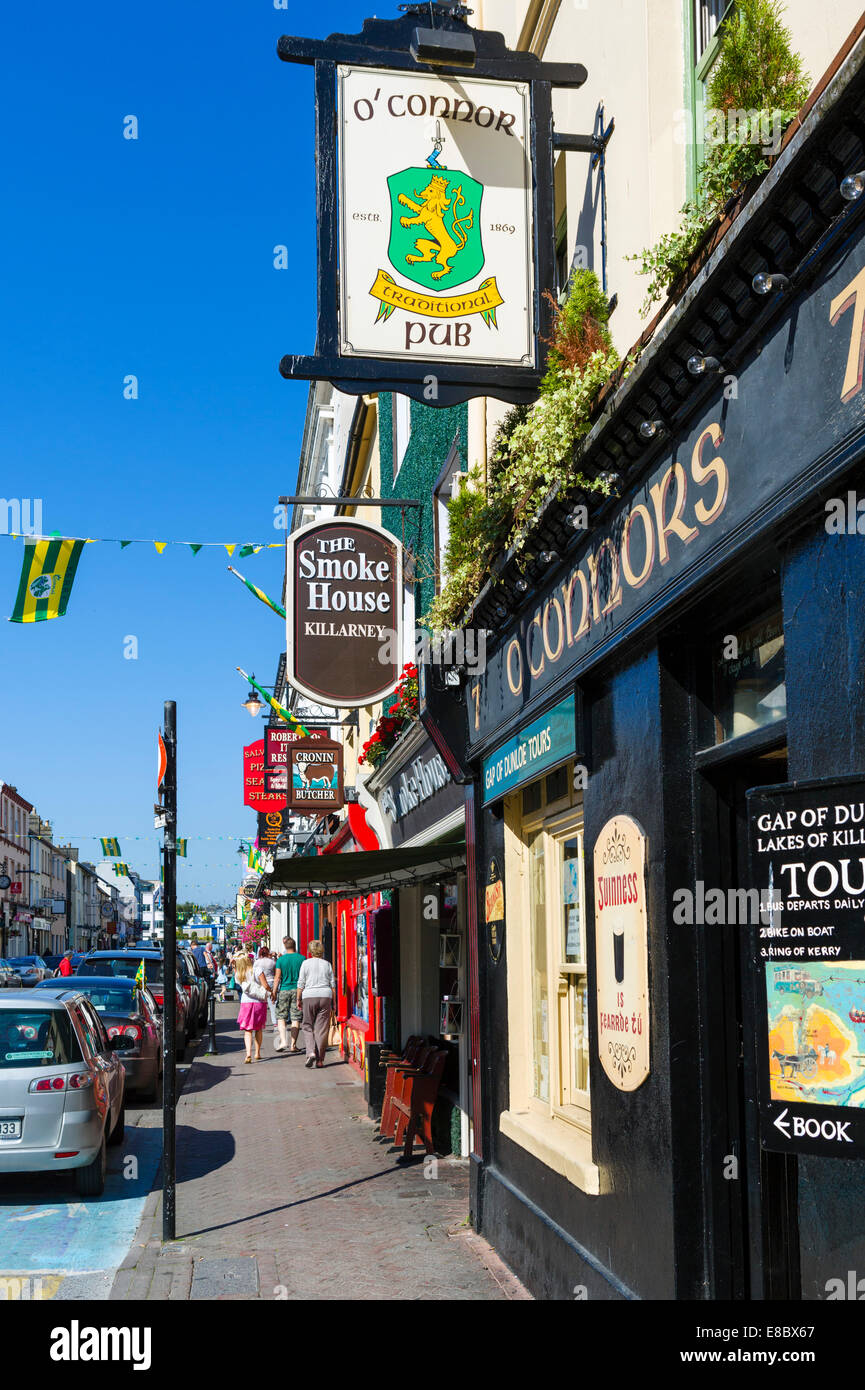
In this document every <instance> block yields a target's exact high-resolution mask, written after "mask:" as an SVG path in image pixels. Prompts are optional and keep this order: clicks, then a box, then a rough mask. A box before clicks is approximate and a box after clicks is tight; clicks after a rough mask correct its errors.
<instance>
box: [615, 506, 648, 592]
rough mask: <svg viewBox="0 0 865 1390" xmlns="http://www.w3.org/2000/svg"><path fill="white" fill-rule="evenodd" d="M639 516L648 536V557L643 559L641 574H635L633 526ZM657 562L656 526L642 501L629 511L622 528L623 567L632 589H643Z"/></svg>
mask: <svg viewBox="0 0 865 1390" xmlns="http://www.w3.org/2000/svg"><path fill="white" fill-rule="evenodd" d="M637 517H639V518H640V520H641V521H642V523H643V530H644V532H645V536H646V558H645V560H644V561H643V568H642V569H641V570H640V573H639V574H635V573H634V570H633V567H632V565H631V527H632V526H633V524H634V522H635V521H636V519H637ZM654 563H655V528H654V526H653V524H652V518H651V515H650V513H649V509H648V507H645V506H644V505H643V503H642V502H637V503H635V505H634V506H633V507H632V508H631V510H630V512H629V513H628V519H627V521H626V522H625V525H624V528H623V530H622V569H623V571H624V574H625V578H626V579H627V581H628V583H629V584H630V586H631V588H632V589H641V588H642V587H643V585H644V584H645V582H646V580H647V579H648V577H649V575H650V574H651V573H652V568H653V566H654Z"/></svg>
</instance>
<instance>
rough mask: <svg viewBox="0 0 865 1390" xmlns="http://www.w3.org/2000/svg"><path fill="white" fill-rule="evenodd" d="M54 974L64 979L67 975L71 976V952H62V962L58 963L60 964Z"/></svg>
mask: <svg viewBox="0 0 865 1390" xmlns="http://www.w3.org/2000/svg"><path fill="white" fill-rule="evenodd" d="M54 974H55V975H62V976H64V977H65V976H67V975H71V974H72V952H71V951H64V952H63V958H62V960H61V961H60V964H59V965H58V967H57V969H56V970H55V971H54Z"/></svg>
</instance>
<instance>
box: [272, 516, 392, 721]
mask: <svg viewBox="0 0 865 1390" xmlns="http://www.w3.org/2000/svg"><path fill="white" fill-rule="evenodd" d="M286 546H287V585H286V588H287V593H286V598H287V603H286V624H287V639H288V662H287V676H288V681H289V683H290V684H291V685H292V686H294V688H295V690H299V691H300V693H301V694H302V695H306V696H308V697H309V698H310V699H312V700H315V701H316V702H317V703H319V704H323V705H332V706H334V707H337V708H344V709H352V708H354V707H356V706H359V705H371V704H374V703H375V702H376V701H377V700H382V699H384V697H385V696H386V695H389V694H390V693H391V691H393V690H394V689H395V688H396V685H397V682H398V680H399V676H400V671H401V669H402V664H401V654H402V605H403V578H402V547H401V545H400V543H399V541H398V540H397V539H396V538H395V537H394V536H392V535H391V533H390V532H389V531H385V530H383V529H382V527H380V526H373V525H370V524H369V523H368V522H365V521H355V520H354V519H353V518H351V517H336V518H334V519H332V520H327V521H314V522H312V524H311V525H309V526H303V527H301V528H300V529H299V530H297V531H293V532H291V533H290V535H289V536H288V539H287V542H286Z"/></svg>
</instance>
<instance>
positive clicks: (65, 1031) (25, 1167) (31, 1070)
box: [0, 988, 125, 1197]
mask: <svg viewBox="0 0 865 1390" xmlns="http://www.w3.org/2000/svg"><path fill="white" fill-rule="evenodd" d="M122 1047H123V1039H122V1038H112V1039H111V1040H110V1041H109V1039H108V1035H107V1034H106V1032H105V1028H104V1027H103V1024H102V1021H101V1019H100V1018H99V1014H98V1013H97V1012H96V1010H95V1009H94V1007H93V1005H92V1004H91V1002H90V1000H89V999H87V998H86V997H85V996H84V995H83V994H81V993H80V992H79V991H77V990H76V989H74V988H71V989H69V990H68V991H67V992H65V993H63V994H57V995H50V996H49V995H48V992H47V991H45V990H35V989H24V990H15V991H14V993H13V992H11V991H5V990H4V992H3V995H2V996H0V1178H2V1175H3V1174H4V1173H44V1172H55V1171H57V1170H60V1169H65V1168H74V1169H75V1170H76V1172H75V1178H76V1185H77V1187H78V1191H79V1193H81V1195H82V1196H84V1197H98V1196H99V1195H100V1193H101V1192H102V1189H103V1187H104V1186H105V1166H106V1158H105V1146H106V1144H119V1143H120V1142H121V1141H122V1139H123V1131H124V1124H125V1112H124V1084H125V1083H124V1075H125V1073H124V1070H123V1063H122V1062H121V1060H120V1057H119V1055H118V1053H119V1052H120V1051H121V1050H122Z"/></svg>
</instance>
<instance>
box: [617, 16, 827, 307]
mask: <svg viewBox="0 0 865 1390" xmlns="http://www.w3.org/2000/svg"><path fill="white" fill-rule="evenodd" d="M781 13H782V6H781V3H780V0H738V3H737V4H736V7H735V9H734V11H733V13H732V15H731V16H730V18H729V19H728V20H726V21H725V23H724V25H723V28H722V30H721V46H720V50H719V53H718V57H717V59H716V61H715V63H714V65H713V67H712V69H711V72H710V75H709V83H708V87H707V90H706V125H705V135H704V138H705V143H706V148H707V153H706V158H705V161H704V163H703V165H702V166H701V168H700V171H699V174H698V177H697V196H696V198H695V199H693V200H692V201H691V202H688V203H686V204H685V206H684V207H683V208H682V209H681V220H680V223H679V226H678V228H677V229H676V231H674V232H667V233H666V234H665V235H664V236H662V237H661V238H660V240H659V241H658V242H657V243H656V245H655V246H651V247H647V248H646V249H644V250H643V251H640V252H639V253H638V254H637V255H636V256H631V257H629V258H628V259H629V260H635V261H637V262H639V269H640V274H641V275H649V276H650V277H651V279H650V281H649V286H648V289H647V291H646V297H645V300H644V301H643V306H642V313H643V314H644V315H645V314H648V313H649V311H650V309H651V307H652V305H653V304H654V303H656V302H657V301H658V300H660V299H661V298H662V297H663V294H664V292H665V291H666V290H667V289H668V288H669V287H670V285H672V284H673V283H674V282H675V281H676V280H677V279H678V278H679V276H680V275H682V274H683V273H684V271H685V270H687V268H688V265H689V263H690V261H691V259H692V258H693V256H694V253H695V252H696V250H697V248H698V247H699V245H700V242H701V241H702V240H703V237H704V236H705V234H706V232H707V231H708V230H709V228H710V227H711V226H712V224H713V223H714V222H715V221H716V219H717V218H718V217H719V216H720V214H721V212H722V211H723V209H724V207H725V205H726V204H727V203H728V202H729V201H730V199H731V198H735V197H737V196H738V194H739V193H741V192H742V190H743V189H744V188H745V187H746V185H747V184H748V183H749V182H750V181H751V179H753V178H755V177H757V176H759V175H761V174H764V173H765V172H766V171H767V170H768V168H769V163H770V159H771V158H773V157H774V156H775V155H776V154H777V153H778V149H779V147H780V142H781V137H782V135H783V133H784V131H785V129H786V128H787V126H788V125H789V124H790V122H791V121H792V120H793V119H794V118H795V116H796V114H797V112H798V110H799V108H800V106H801V105H802V103H803V102H804V101H805V98H806V97H807V95H808V89H809V78H808V76H807V74H806V73H805V72H804V70H803V67H802V60H801V58H800V57H799V55H798V54H797V53H795V52H794V51H793V47H792V41H791V36H790V31H789V29H788V28H787V27H786V25H785V24H784V23H783V22H782V20H781Z"/></svg>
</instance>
